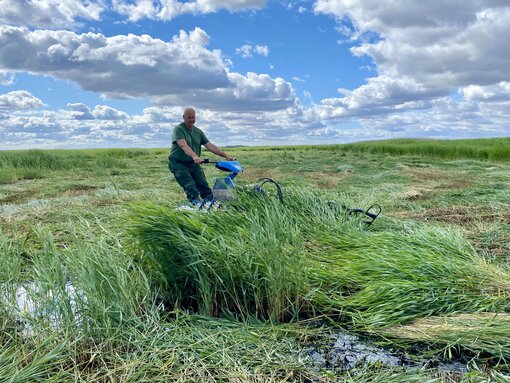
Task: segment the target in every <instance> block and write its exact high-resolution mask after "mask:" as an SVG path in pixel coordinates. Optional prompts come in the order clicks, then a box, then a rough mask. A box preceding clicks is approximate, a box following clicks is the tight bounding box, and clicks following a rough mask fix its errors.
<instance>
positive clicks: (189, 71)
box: [0, 27, 295, 117]
mask: <svg viewBox="0 0 510 383" xmlns="http://www.w3.org/2000/svg"><path fill="white" fill-rule="evenodd" d="M209 40H210V38H209V36H208V35H207V34H206V33H205V32H204V31H203V30H202V29H200V28H195V29H194V30H193V31H191V32H189V33H187V32H184V31H181V32H180V33H179V34H178V35H176V36H174V37H173V38H172V40H171V41H169V42H164V41H162V40H159V39H155V38H152V37H150V36H147V35H142V36H135V35H127V36H124V35H118V36H113V37H105V36H104V35H102V34H98V33H85V34H76V33H74V32H69V31H50V30H37V31H29V30H28V29H25V28H16V27H0V69H2V70H9V71H24V72H30V73H36V74H42V75H50V76H52V77H54V78H57V79H64V80H71V81H74V82H75V83H77V84H78V85H79V86H81V87H82V88H83V89H85V90H89V91H93V92H99V93H102V94H103V95H105V97H111V98H120V99H122V98H125V99H127V98H135V97H140V98H143V97H145V98H148V99H151V100H154V101H155V102H157V103H161V102H168V101H169V100H173V101H174V102H176V103H178V104H181V103H182V101H181V100H189V101H190V103H191V102H192V103H193V104H194V105H198V106H200V105H208V106H212V105H214V104H215V103H216V104H220V105H218V107H220V108H221V107H226V106H227V105H226V104H223V103H222V101H223V100H227V101H229V102H230V101H232V102H234V103H233V104H230V105H228V106H229V107H231V108H235V107H236V106H240V107H242V108H246V107H247V106H248V105H249V101H250V100H249V99H247V97H248V96H247V94H252V93H253V94H254V95H255V97H256V100H255V102H254V108H262V107H267V108H269V109H277V108H281V107H287V106H288V105H291V104H292V103H293V102H294V99H293V97H295V95H294V93H293V90H292V88H291V86H290V84H288V83H286V82H284V81H283V80H282V79H272V78H270V77H269V76H267V75H259V76H257V75H254V74H249V75H248V76H242V75H240V74H236V73H230V72H229V68H228V67H226V64H225V63H224V61H223V57H222V54H221V52H220V51H219V50H212V51H211V50H208V49H207V48H206V46H207V44H208V43H209ZM255 51H256V49H255ZM260 51H261V52H262V53H263V52H264V51H265V49H264V47H262V48H261V50H260ZM13 52H16V53H13ZM261 89H263V90H264V91H263V92H259V90H261ZM255 90H257V91H255ZM216 96H218V97H219V98H217V99H216V98H215V97H216ZM264 96H266V97H267V99H263V97H264ZM235 101H237V102H235ZM83 117H86V115H84V116H83Z"/></svg>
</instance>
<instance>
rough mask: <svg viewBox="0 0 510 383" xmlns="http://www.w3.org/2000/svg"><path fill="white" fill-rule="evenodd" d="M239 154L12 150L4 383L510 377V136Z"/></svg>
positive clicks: (2, 276)
mask: <svg viewBox="0 0 510 383" xmlns="http://www.w3.org/2000/svg"><path fill="white" fill-rule="evenodd" d="M229 153H232V154H233V155H235V156H236V158H237V160H238V161H239V163H240V164H241V165H242V166H243V167H244V172H243V173H241V174H240V175H239V176H238V178H236V181H237V185H238V187H237V188H236V198H235V200H234V201H230V202H225V203H224V206H223V207H222V208H221V209H218V210H214V211H211V212H209V213H204V212H183V211H180V210H177V209H176V207H177V206H178V205H179V204H180V203H181V202H182V201H183V199H184V195H183V193H182V190H181V189H180V187H179V186H178V185H177V183H176V182H175V180H174V179H173V177H172V176H171V174H170V173H169V172H168V168H167V165H166V160H167V156H168V149H167V148H161V149H101V150H100V149H96V150H92V149H89V150H27V151H2V152H0V204H1V205H0V253H1V254H0V286H1V289H0V327H1V331H0V340H1V342H2V348H1V350H0V382H34V381H48V382H62V381H73V382H169V381H177V382H179V381H181V382H508V381H510V371H509V361H510V337H509V335H508V334H509V333H510V267H509V260H510V230H509V223H510V209H509V208H510V191H509V186H510V139H503V138H498V139H478V140H452V141H435V140H412V139H409V140H389V141H378V142H363V143H356V144H348V145H328V146H302V147H283V146H282V147H239V148H229ZM204 157H209V158H211V159H214V155H207V154H205V155H204ZM204 169H205V171H206V174H207V177H208V179H209V181H210V183H212V182H213V181H214V179H215V178H216V177H222V176H224V173H222V172H220V171H219V170H218V169H216V168H214V167H213V166H208V165H204ZM262 177H270V178H272V179H274V180H276V181H278V183H279V184H280V185H281V187H282V190H283V203H282V202H281V201H280V200H279V199H278V198H276V196H275V193H274V190H272V189H271V187H268V190H267V193H265V194H262V193H257V192H256V191H254V190H253V188H252V187H251V185H253V184H254V183H256V181H257V180H258V179H260V178H262ZM373 204H378V205H380V206H381V207H382V212H381V214H380V215H379V217H378V218H377V219H376V220H375V221H374V222H373V223H372V224H371V225H367V224H366V223H365V219H364V217H363V215H362V214H361V215H359V214H348V210H346V208H345V207H347V208H361V209H366V208H368V207H369V206H372V205H373Z"/></svg>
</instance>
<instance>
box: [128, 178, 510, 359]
mask: <svg viewBox="0 0 510 383" xmlns="http://www.w3.org/2000/svg"><path fill="white" fill-rule="evenodd" d="M286 192H287V194H286V199H285V201H286V202H285V203H284V204H280V203H279V202H277V200H276V199H263V198H257V197H255V198H254V196H250V195H249V194H244V195H243V194H242V193H241V194H240V195H239V199H238V201H237V202H236V204H235V205H234V206H233V207H231V208H230V209H228V210H225V211H220V212H215V213H214V214H200V213H196V214H191V215H186V214H184V213H182V212H180V211H176V210H174V209H173V208H171V207H162V206H155V205H153V204H139V205H136V206H134V207H133V213H132V216H131V221H130V223H129V224H128V225H130V229H129V233H130V235H131V236H132V237H133V238H138V240H139V243H138V246H139V251H140V253H141V254H142V260H143V261H144V263H145V265H146V267H148V269H149V270H150V269H153V270H158V271H161V274H159V277H161V278H162V279H161V280H160V281H162V280H164V281H166V282H167V285H166V286H167V287H166V290H165V291H166V293H167V296H166V298H167V299H169V302H171V304H175V305H176V307H180V308H183V309H190V310H198V312H200V313H203V314H208V315H221V314H229V315H232V314H233V315H238V316H240V317H242V318H248V317H249V316H258V317H262V318H273V319H276V320H280V321H281V320H289V319H298V318H300V317H307V316H312V315H317V314H319V313H320V314H322V315H326V316H329V317H331V318H333V319H335V320H337V321H341V322H343V323H344V324H348V325H350V326H352V327H353V328H356V329H358V330H360V331H365V332H371V333H376V334H377V333H379V334H380V333H384V331H385V330H384V329H385V328H388V327H390V326H395V325H398V324H405V323H409V322H410V321H412V320H414V319H417V318H424V317H430V316H438V315H449V314H452V313H455V312H459V311H461V312H466V313H477V312H499V313H506V312H510V299H508V298H509V297H510V283H509V282H508V281H509V280H510V272H509V270H508V269H507V268H505V267H503V266H500V265H495V264H491V263H489V262H488V261H486V260H485V259H484V258H482V257H480V256H479V255H478V254H477V253H476V251H475V250H474V249H473V248H472V247H471V245H470V244H469V243H468V242H467V241H466V239H465V238H464V237H463V236H462V235H461V234H460V233H459V232H458V231H455V230H453V229H451V228H447V227H437V226H431V225H423V224H411V225H408V226H405V225H401V226H399V225H396V224H394V223H392V222H391V221H390V220H385V219H384V218H382V219H380V220H379V221H377V224H375V225H374V229H373V230H367V228H366V227H365V226H364V224H363V223H362V221H360V220H357V219H356V218H353V217H350V216H348V215H346V214H342V212H341V209H340V210H338V208H332V207H331V206H332V205H330V204H328V203H327V201H326V202H325V201H324V200H322V199H321V198H320V197H321V195H320V193H317V192H314V191H306V190H303V189H300V190H292V189H289V188H288V189H287V190H286ZM287 201H288V202H287ZM333 206H339V204H337V205H333ZM161 286H162V285H160V287H161ZM193 302H195V303H196V304H195V305H193V304H192V303H193ZM495 320H497V318H496V319H495ZM501 325H502V326H503V327H507V323H506V322H504V323H502V324H501ZM508 329H509V330H510V327H509V328H508ZM480 331H483V329H480ZM500 335H501V334H500ZM484 351H486V352H489V353H491V352H493V349H489V348H488V349H486V350H484ZM498 353H499V352H498Z"/></svg>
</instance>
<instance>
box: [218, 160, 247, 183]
mask: <svg viewBox="0 0 510 383" xmlns="http://www.w3.org/2000/svg"><path fill="white" fill-rule="evenodd" d="M216 167H217V168H218V169H220V170H223V171H224V172H231V173H232V174H229V177H230V178H231V179H233V178H234V177H235V176H237V174H238V173H240V172H242V171H243V167H242V166H241V165H239V162H237V161H218V162H216Z"/></svg>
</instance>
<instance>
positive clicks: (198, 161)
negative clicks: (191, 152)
mask: <svg viewBox="0 0 510 383" xmlns="http://www.w3.org/2000/svg"><path fill="white" fill-rule="evenodd" d="M193 162H194V163H195V164H201V163H202V162H204V161H203V160H202V159H201V158H200V157H195V158H193Z"/></svg>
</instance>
